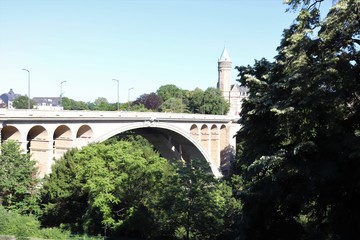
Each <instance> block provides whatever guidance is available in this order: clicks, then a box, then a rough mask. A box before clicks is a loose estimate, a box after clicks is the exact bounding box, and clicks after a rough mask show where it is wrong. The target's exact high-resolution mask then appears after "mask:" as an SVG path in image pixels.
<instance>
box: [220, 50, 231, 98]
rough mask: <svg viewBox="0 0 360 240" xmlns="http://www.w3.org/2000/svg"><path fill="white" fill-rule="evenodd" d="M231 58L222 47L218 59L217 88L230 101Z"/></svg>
mask: <svg viewBox="0 0 360 240" xmlns="http://www.w3.org/2000/svg"><path fill="white" fill-rule="evenodd" d="M231 65H232V62H231V59H230V57H229V54H228V52H227V50H226V47H224V50H223V51H222V54H221V56H220V59H219V61H218V84H217V88H218V89H220V91H221V93H222V95H223V97H224V98H225V99H226V100H227V101H228V102H229V101H230V81H231V68H232V67H231Z"/></svg>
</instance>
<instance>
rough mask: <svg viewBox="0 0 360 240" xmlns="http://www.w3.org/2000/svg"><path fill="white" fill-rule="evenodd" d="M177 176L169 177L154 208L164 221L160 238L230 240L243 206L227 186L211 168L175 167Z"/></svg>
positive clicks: (199, 165)
mask: <svg viewBox="0 0 360 240" xmlns="http://www.w3.org/2000/svg"><path fill="white" fill-rule="evenodd" d="M174 166H176V169H177V174H173V175H171V176H169V178H170V179H168V184H167V185H166V186H164V188H162V193H161V194H160V200H159V201H158V202H157V203H156V204H157V205H156V206H154V207H153V210H155V212H154V215H155V216H156V217H155V220H157V221H160V223H159V224H157V227H159V233H158V234H160V235H158V236H157V237H158V238H167V239H172V238H174V239H226V238H227V237H230V236H231V235H229V232H231V228H232V227H233V224H234V220H235V219H236V217H235V216H236V215H238V214H239V211H240V209H241V205H240V203H239V202H238V201H237V200H236V199H235V198H234V197H233V194H232V189H231V187H230V186H228V185H227V184H226V182H224V181H221V180H219V179H215V178H214V176H213V175H212V173H211V171H210V168H209V165H208V164H207V163H201V162H199V161H197V160H195V161H193V162H192V165H191V166H190V165H186V164H185V163H182V162H180V163H174Z"/></svg>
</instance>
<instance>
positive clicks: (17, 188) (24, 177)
mask: <svg viewBox="0 0 360 240" xmlns="http://www.w3.org/2000/svg"><path fill="white" fill-rule="evenodd" d="M0 150H1V154H0V166H1V168H0V205H2V206H4V207H5V208H6V209H12V210H17V211H19V212H21V213H38V211H39V208H38V205H37V204H38V198H39V195H38V190H37V187H38V186H37V184H38V182H39V180H38V178H37V177H36V176H37V168H36V167H35V161H33V160H31V159H30V155H29V154H24V153H22V151H21V149H20V147H19V144H18V143H16V142H14V141H6V142H4V143H2V145H1V147H0Z"/></svg>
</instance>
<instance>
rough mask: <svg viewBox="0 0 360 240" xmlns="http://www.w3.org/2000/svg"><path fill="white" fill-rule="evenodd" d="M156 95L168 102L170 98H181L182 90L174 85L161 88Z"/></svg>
mask: <svg viewBox="0 0 360 240" xmlns="http://www.w3.org/2000/svg"><path fill="white" fill-rule="evenodd" d="M156 93H157V95H158V96H160V97H161V98H162V99H163V101H164V102H166V101H167V100H168V99H170V98H180V97H181V95H182V90H181V89H180V88H178V87H177V86H175V85H173V84H168V85H163V86H161V87H159V89H158V90H157V91H156Z"/></svg>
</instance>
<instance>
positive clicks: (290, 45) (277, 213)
mask: <svg viewBox="0 0 360 240" xmlns="http://www.w3.org/2000/svg"><path fill="white" fill-rule="evenodd" d="M288 2H289V4H290V7H297V6H300V5H299V4H304V5H302V6H303V8H302V9H301V10H300V11H299V14H298V17H297V20H296V22H295V23H294V24H293V25H292V26H291V27H290V28H289V29H286V30H285V31H284V34H283V39H282V41H281V43H280V46H279V48H278V55H277V56H276V57H275V61H274V62H269V61H267V60H265V59H262V60H260V61H256V62H255V64H254V66H247V67H236V68H237V69H238V70H239V77H240V82H241V83H242V84H243V85H245V86H247V87H248V88H249V98H248V100H246V101H244V103H243V109H242V112H241V115H240V116H241V118H240V121H239V123H240V124H241V125H242V128H241V130H240V131H239V132H238V134H237V138H238V141H239V145H240V146H241V156H239V157H238V162H237V164H236V169H235V170H234V171H235V173H236V174H238V175H239V176H240V177H241V182H242V183H243V185H242V186H241V187H238V189H237V190H238V193H239V196H240V199H241V201H242V202H243V204H244V205H243V212H242V217H241V221H240V223H239V236H240V238H241V239H244V240H247V239H357V238H358V236H359V234H360V222H359V221H358V216H359V214H360V207H359V204H358V203H357V201H356V199H360V193H359V191H358V189H359V188H360V181H359V177H358V176H359V173H360V136H359V127H360V126H359V124H360V121H359V120H360V111H359V110H360V97H359V96H360V85H359V79H360V78H359V76H360V67H359V63H360V54H359V49H360V46H359V40H360V2H359V1H355V0H339V1H338V2H337V3H336V5H334V6H333V7H332V8H331V9H330V11H329V13H328V15H327V17H326V18H325V19H324V20H320V16H319V14H320V12H319V9H318V5H317V4H318V3H320V2H322V1H308V0H306V1H305V0H304V1H297V0H293V1H288Z"/></svg>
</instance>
